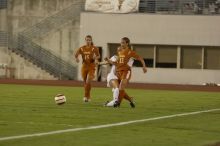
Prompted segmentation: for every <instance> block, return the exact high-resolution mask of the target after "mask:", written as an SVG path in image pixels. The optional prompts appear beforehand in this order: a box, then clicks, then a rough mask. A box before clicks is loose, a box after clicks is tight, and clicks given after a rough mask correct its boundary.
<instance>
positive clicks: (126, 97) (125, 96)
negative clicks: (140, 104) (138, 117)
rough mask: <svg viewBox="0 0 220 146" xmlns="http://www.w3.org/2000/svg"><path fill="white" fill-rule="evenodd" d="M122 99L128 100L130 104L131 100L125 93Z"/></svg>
mask: <svg viewBox="0 0 220 146" xmlns="http://www.w3.org/2000/svg"><path fill="white" fill-rule="evenodd" d="M124 99H126V100H128V101H129V102H132V98H131V97H130V96H128V94H127V93H126V92H125V94H124Z"/></svg>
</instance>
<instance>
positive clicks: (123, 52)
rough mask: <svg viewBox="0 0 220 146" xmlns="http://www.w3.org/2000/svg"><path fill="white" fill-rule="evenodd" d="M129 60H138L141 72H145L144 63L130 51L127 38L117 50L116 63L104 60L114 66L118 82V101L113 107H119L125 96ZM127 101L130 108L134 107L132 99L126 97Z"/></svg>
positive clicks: (129, 72)
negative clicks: (141, 68) (141, 67)
mask: <svg viewBox="0 0 220 146" xmlns="http://www.w3.org/2000/svg"><path fill="white" fill-rule="evenodd" d="M130 58H134V59H136V60H139V61H140V62H141V64H142V66H143V72H144V73H146V72H147V68H146V65H145V62H144V60H143V58H142V57H140V56H139V55H138V54H137V53H136V52H135V51H132V50H131V47H130V40H129V38H127V37H124V38H122V39H121V46H120V49H118V59H117V61H116V62H113V61H111V60H110V59H108V58H107V59H106V61H108V62H109V63H111V64H114V65H115V66H116V76H117V77H118V80H119V83H120V84H119V98H118V101H116V102H115V105H114V106H115V107H117V106H120V103H121V100H122V99H123V97H125V96H126V93H125V87H126V85H127V84H128V82H129V80H130V78H131V66H129V65H128V62H129V60H130ZM127 100H129V101H130V103H131V106H132V107H135V105H134V103H133V102H132V98H130V97H129V96H128V95H127ZM132 104H133V105H132Z"/></svg>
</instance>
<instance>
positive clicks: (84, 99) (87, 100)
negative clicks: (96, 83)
mask: <svg viewBox="0 0 220 146" xmlns="http://www.w3.org/2000/svg"><path fill="white" fill-rule="evenodd" d="M83 101H84V102H90V101H91V100H90V99H88V98H87V97H84V98H83Z"/></svg>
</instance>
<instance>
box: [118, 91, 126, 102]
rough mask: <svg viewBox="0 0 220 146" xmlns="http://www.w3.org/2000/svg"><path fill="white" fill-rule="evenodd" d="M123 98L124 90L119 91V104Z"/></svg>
mask: <svg viewBox="0 0 220 146" xmlns="http://www.w3.org/2000/svg"><path fill="white" fill-rule="evenodd" d="M124 96H125V90H119V97H118V99H119V100H118V101H119V103H121V101H122V99H123V98H124Z"/></svg>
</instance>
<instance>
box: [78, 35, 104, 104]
mask: <svg viewBox="0 0 220 146" xmlns="http://www.w3.org/2000/svg"><path fill="white" fill-rule="evenodd" d="M85 41H86V45H84V46H82V47H80V48H79V49H78V50H77V52H76V54H75V59H76V62H77V63H78V62H79V58H78V56H79V55H81V56H82V60H83V62H82V68H81V75H82V78H83V81H84V90H85V93H84V98H83V100H84V102H89V101H90V100H91V97H90V91H91V81H92V80H93V79H94V78H95V69H96V65H95V62H98V59H99V58H100V54H99V50H98V48H97V47H95V46H94V44H93V42H92V36H90V35H87V36H86V37H85Z"/></svg>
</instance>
